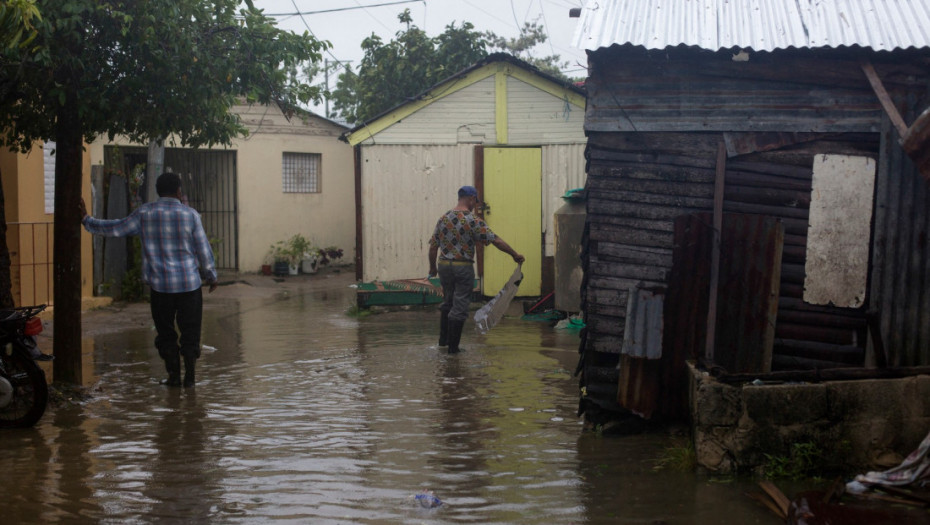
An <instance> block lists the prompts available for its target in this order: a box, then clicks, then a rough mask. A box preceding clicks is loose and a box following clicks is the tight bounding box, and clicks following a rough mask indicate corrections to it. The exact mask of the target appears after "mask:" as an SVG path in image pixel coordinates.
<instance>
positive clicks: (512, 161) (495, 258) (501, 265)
mask: <svg viewBox="0 0 930 525" xmlns="http://www.w3.org/2000/svg"><path fill="white" fill-rule="evenodd" d="M481 199H482V200H483V201H484V203H485V204H486V205H487V206H488V207H489V208H487V209H485V212H484V220H485V221H486V222H487V223H488V226H489V227H490V228H491V230H492V231H493V232H494V233H496V234H497V235H499V236H500V237H501V238H502V239H504V240H505V241H507V244H509V245H510V246H512V247H513V249H514V250H516V251H517V253H521V254H523V256H524V257H526V262H524V263H523V282H522V283H520V289H519V290H518V291H517V295H518V296H524V297H527V296H535V295H540V293H541V288H540V287H541V284H542V261H541V260H540V257H541V255H542V155H541V153H540V149H539V148H484V195H481ZM514 268H516V263H514V262H513V258H512V257H510V256H509V255H507V254H506V253H504V252H502V251H500V250H498V249H497V248H495V247H493V246H488V247H486V248H485V249H484V279H483V280H482V287H481V293H483V294H484V295H487V296H493V295H496V294H497V292H499V291H500V289H501V287H503V286H504V284H505V283H506V282H507V280H508V279H510V276H511V274H513V270H514Z"/></svg>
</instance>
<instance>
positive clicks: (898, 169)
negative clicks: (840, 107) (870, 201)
mask: <svg viewBox="0 0 930 525" xmlns="http://www.w3.org/2000/svg"><path fill="white" fill-rule="evenodd" d="M928 100H930V98H928V97H922V98H919V99H912V100H909V101H908V104H909V106H910V107H912V108H923V107H925V106H926V105H927V101H928ZM909 113H910V114H908V115H905V120H906V121H907V122H909V123H910V122H913V119H914V118H915V117H916V114H915V112H914V111H910V112H909ZM928 184H930V182H928V181H927V180H926V179H924V178H923V177H921V176H920V174H919V173H918V172H917V170H916V168H915V167H914V165H913V163H912V162H911V160H910V159H909V158H908V157H907V155H905V154H904V152H903V150H902V149H901V147H900V146H899V145H898V136H897V134H896V133H895V132H894V130H893V129H892V126H891V124H890V122H889V121H888V119H885V121H884V125H883V133H882V141H881V157H880V159H879V164H878V178H877V180H876V184H875V186H876V187H875V218H874V226H873V231H874V233H873V235H872V271H871V286H870V295H871V297H870V298H869V300H868V302H869V307H870V309H871V310H873V311H875V312H876V313H877V314H878V316H879V319H880V320H881V323H880V325H881V335H882V339H883V341H884V346H885V349H886V351H887V352H888V354H889V355H888V364H889V365H892V366H893V365H899V366H915V365H927V364H930V243H928V242H927V241H928V239H927V232H928V230H930V189H928Z"/></svg>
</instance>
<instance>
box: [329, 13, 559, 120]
mask: <svg viewBox="0 0 930 525" xmlns="http://www.w3.org/2000/svg"><path fill="white" fill-rule="evenodd" d="M398 19H399V20H400V21H401V22H403V23H405V24H406V25H407V27H406V29H405V30H403V31H398V32H397V34H396V35H395V38H394V39H393V40H391V41H390V42H387V43H385V42H384V41H383V40H382V39H381V37H379V36H377V35H374V34H372V35H371V36H370V37H368V38H366V39H365V40H364V41H362V46H361V47H362V49H363V50H364V52H365V54H364V57H363V58H362V61H361V64H359V66H358V67H357V68H354V69H353V68H352V67H351V66H347V67H346V71H345V72H344V73H342V74H340V75H339V80H338V82H337V84H336V88H335V90H333V92H332V93H331V96H330V100H331V101H332V102H333V110H334V113H336V114H337V115H338V116H339V117H340V118H342V119H344V120H346V121H347V122H349V123H352V124H355V123H358V122H364V121H366V120H369V119H371V118H373V117H375V116H377V115H378V114H380V113H381V112H383V111H386V110H388V109H390V108H391V107H393V106H396V105H397V104H400V103H402V102H404V101H405V100H407V99H408V98H409V97H412V96H414V95H416V94H418V93H420V92H422V91H424V90H426V89H428V88H429V87H431V86H433V85H435V84H437V83H438V82H440V81H442V80H444V79H446V78H448V77H450V76H452V75H454V74H455V73H458V72H459V71H461V70H463V69H465V68H467V67H470V66H472V65H474V64H475V63H476V62H479V61H480V60H482V59H484V58H485V57H487V56H488V53H489V50H491V51H495V50H499V51H505V52H509V53H511V54H513V55H514V56H516V57H518V58H521V59H523V60H525V61H527V62H529V63H530V64H532V65H534V66H536V67H538V68H540V69H541V70H543V71H545V72H547V73H550V74H552V75H554V76H557V77H560V78H565V77H564V75H562V74H561V72H560V71H559V68H560V66H564V65H562V64H559V62H558V56H549V57H544V58H533V57H532V56H531V54H530V53H531V49H532V48H533V47H534V46H536V45H537V44H540V43H542V42H545V41H546V38H547V36H546V33H545V31H544V29H543V27H542V26H539V25H537V24H536V23H532V24H530V23H528V24H526V25H525V26H524V27H523V29H522V30H521V32H520V36H519V37H518V38H514V39H506V38H503V37H499V36H497V35H495V34H494V33H491V32H484V33H482V32H479V31H476V30H475V27H474V26H473V25H472V24H470V23H468V22H463V23H462V24H461V25H459V26H456V24H455V23H452V24H449V25H447V26H446V28H445V31H443V32H442V33H441V34H440V35H438V36H435V37H430V36H429V35H427V34H426V32H425V31H423V30H422V29H420V28H418V27H417V26H415V25H413V24H412V18H411V17H410V10H405V11H404V12H403V13H401V14H400V15H398ZM566 80H567V78H566Z"/></svg>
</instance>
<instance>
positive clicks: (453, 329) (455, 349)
mask: <svg viewBox="0 0 930 525" xmlns="http://www.w3.org/2000/svg"><path fill="white" fill-rule="evenodd" d="M464 327H465V321H464V320H462V321H460V320H458V319H449V353H450V354H457V353H459V352H460V351H461V350H462V349H461V348H459V341H461V340H462V329H463V328H464Z"/></svg>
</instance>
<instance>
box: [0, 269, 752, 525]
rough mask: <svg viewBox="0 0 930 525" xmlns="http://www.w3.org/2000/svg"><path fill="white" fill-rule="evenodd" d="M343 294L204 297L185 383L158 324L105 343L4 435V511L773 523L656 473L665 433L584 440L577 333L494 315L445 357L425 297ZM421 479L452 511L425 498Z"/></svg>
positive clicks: (29, 514) (104, 518)
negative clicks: (367, 298) (62, 387)
mask: <svg viewBox="0 0 930 525" xmlns="http://www.w3.org/2000/svg"><path fill="white" fill-rule="evenodd" d="M352 294H353V291H352V290H351V289H349V288H347V287H344V286H334V287H332V288H329V289H326V290H318V291H312V292H308V293H306V294H299V295H293V296H291V297H289V298H287V299H284V300H274V301H270V300H266V299H250V300H237V301H227V302H224V303H223V304H222V305H214V306H213V307H211V308H208V310H207V311H206V314H205V322H204V337H203V341H204V344H205V345H207V346H208V347H209V349H207V350H205V351H204V355H203V357H202V359H201V360H200V362H199V370H198V381H199V382H198V385H197V387H196V389H194V390H183V389H175V390H166V389H165V388H164V387H161V386H160V385H158V384H157V380H158V379H159V378H160V377H161V375H162V370H161V362H160V360H159V359H158V356H157V354H156V352H155V350H154V347H153V345H152V333H151V330H150V327H140V328H138V329H135V330H130V331H128V332H122V333H113V334H106V335H104V336H100V337H98V338H97V340H96V341H95V342H94V345H95V347H96V351H95V354H94V356H95V364H94V367H95V372H96V375H97V377H99V380H98V382H97V385H96V393H95V398H94V399H93V401H91V402H88V403H85V404H84V405H82V406H78V407H62V408H59V409H57V410H53V411H51V412H50V413H49V415H48V416H46V417H45V418H43V420H42V421H41V422H40V423H39V425H38V426H37V427H36V428H35V429H29V430H25V431H15V432H4V433H2V434H0V443H2V444H3V447H2V449H0V469H2V471H3V472H8V473H11V475H12V477H8V478H6V479H3V480H2V481H0V489H2V490H3V491H4V493H5V494H6V495H7V498H6V501H7V502H9V505H7V508H9V512H8V516H9V517H10V518H11V519H13V521H14V522H43V523H68V522H119V523H124V522H128V523H156V522H157V523H173V522H178V523H181V522H183V523H266V522H270V521H275V522H283V523H465V522H470V523H566V524H568V523H666V522H667V523H695V524H705V523H736V522H739V523H756V522H758V523H765V522H767V521H765V520H766V519H767V518H768V516H767V515H766V514H765V512H766V511H765V510H764V509H759V508H757V507H755V506H754V504H753V503H751V502H750V501H748V500H745V501H743V499H744V498H743V497H742V495H741V493H742V492H743V491H744V490H745V487H744V486H739V484H723V485H721V484H715V483H709V482H708V481H707V480H704V479H701V478H698V477H696V476H694V475H692V474H676V473H668V472H656V471H654V470H653V468H652V466H653V465H654V460H655V458H657V457H658V456H659V455H660V454H661V453H662V450H663V448H664V447H665V446H667V444H668V443H669V442H670V441H669V439H668V438H667V437H666V436H663V435H659V436H633V437H628V438H614V439H605V438H601V437H599V436H597V435H595V434H582V431H581V421H580V420H579V419H578V418H577V417H576V415H575V411H576V409H577V378H574V377H572V376H571V373H570V370H572V369H573V367H574V365H575V361H576V359H577V345H578V338H577V335H575V334H572V333H565V332H560V331H556V330H553V329H552V328H551V327H549V326H547V325H544V324H538V323H532V322H523V321H520V320H519V319H505V320H504V321H503V322H502V323H501V324H500V325H499V326H498V327H496V328H495V329H494V330H492V331H491V333H489V334H488V335H486V336H478V335H476V334H474V333H472V332H470V331H469V332H468V333H467V334H465V336H464V338H463V339H464V341H463V346H464V347H465V348H466V351H464V352H463V353H461V354H459V355H454V356H450V355H447V354H446V353H445V352H444V351H442V350H441V349H437V348H436V341H435V340H436V328H437V324H438V322H437V319H438V314H437V313H436V312H435V311H424V310H411V311H401V312H393V313H388V314H380V315H373V316H370V317H367V318H362V319H355V318H351V317H348V316H346V315H345V314H344V313H343V310H344V309H345V307H346V305H348V304H351V302H352V299H353V295H352ZM214 348H215V350H213V349H214ZM14 478H15V479H14ZM424 489H430V490H432V491H434V493H435V494H436V496H438V497H439V498H441V499H442V500H443V502H444V505H442V506H441V507H440V508H438V509H434V510H427V509H422V508H420V507H419V506H418V505H416V503H415V502H414V501H413V500H412V496H413V495H414V494H416V493H418V492H420V491H421V490H424ZM735 498H739V499H735ZM732 517H737V518H738V519H737V520H736V521H731V520H730V518H732ZM760 520H763V521H760Z"/></svg>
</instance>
